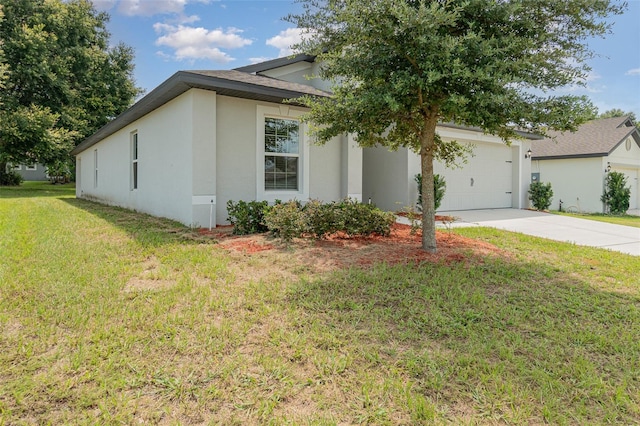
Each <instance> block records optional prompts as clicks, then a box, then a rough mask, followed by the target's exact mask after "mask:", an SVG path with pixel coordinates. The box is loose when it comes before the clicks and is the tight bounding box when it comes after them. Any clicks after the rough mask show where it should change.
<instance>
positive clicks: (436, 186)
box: [415, 173, 447, 210]
mask: <svg viewBox="0 0 640 426" xmlns="http://www.w3.org/2000/svg"><path fill="white" fill-rule="evenodd" d="M415 181H416V183H417V184H418V203H417V206H418V210H422V174H421V173H418V174H417V175H416V176H415ZM446 190H447V182H446V181H445V180H444V176H440V175H438V174H435V175H433V205H434V210H438V209H439V208H440V204H441V203H442V198H443V197H444V193H445V192H446Z"/></svg>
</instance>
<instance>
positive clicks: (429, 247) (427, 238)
mask: <svg viewBox="0 0 640 426" xmlns="http://www.w3.org/2000/svg"><path fill="white" fill-rule="evenodd" d="M437 124H438V116H437V114H431V115H430V116H428V117H426V118H425V126H424V128H423V129H422V134H421V135H420V139H421V140H420V163H421V169H422V249H423V250H426V251H428V252H431V253H435V252H436V250H437V248H436V209H435V197H434V187H433V186H434V185H433V153H434V149H435V139H436V125H437Z"/></svg>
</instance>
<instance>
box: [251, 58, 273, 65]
mask: <svg viewBox="0 0 640 426" xmlns="http://www.w3.org/2000/svg"><path fill="white" fill-rule="evenodd" d="M271 59H273V58H268V57H266V56H260V57H257V58H249V62H250V63H251V65H253V64H259V63H260V62H266V61H268V60H271Z"/></svg>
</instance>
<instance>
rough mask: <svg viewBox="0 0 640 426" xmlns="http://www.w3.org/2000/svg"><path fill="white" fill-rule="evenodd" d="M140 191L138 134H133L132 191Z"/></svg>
mask: <svg viewBox="0 0 640 426" xmlns="http://www.w3.org/2000/svg"><path fill="white" fill-rule="evenodd" d="M134 189H138V132H133V133H131V190H134Z"/></svg>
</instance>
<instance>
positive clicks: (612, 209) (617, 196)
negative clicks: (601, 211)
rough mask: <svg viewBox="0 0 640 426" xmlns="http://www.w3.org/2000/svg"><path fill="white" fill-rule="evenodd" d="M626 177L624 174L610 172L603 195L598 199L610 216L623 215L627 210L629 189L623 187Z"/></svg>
mask: <svg viewBox="0 0 640 426" xmlns="http://www.w3.org/2000/svg"><path fill="white" fill-rule="evenodd" d="M626 184H627V177H626V176H625V175H624V173H620V172H610V173H609V174H607V178H606V180H605V189H604V194H602V197H600V200H602V202H603V203H605V205H606V206H607V210H608V211H609V213H611V214H625V213H626V212H627V210H629V200H630V199H631V188H630V187H627V186H625V185H626Z"/></svg>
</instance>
